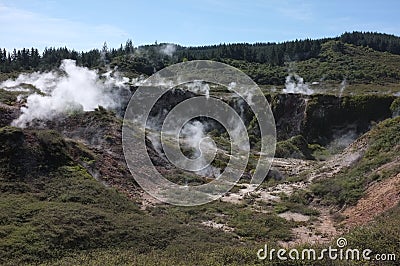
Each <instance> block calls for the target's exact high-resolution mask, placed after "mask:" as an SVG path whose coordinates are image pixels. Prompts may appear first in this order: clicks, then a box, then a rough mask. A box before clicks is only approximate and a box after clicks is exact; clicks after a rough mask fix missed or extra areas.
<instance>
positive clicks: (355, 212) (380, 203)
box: [343, 173, 400, 227]
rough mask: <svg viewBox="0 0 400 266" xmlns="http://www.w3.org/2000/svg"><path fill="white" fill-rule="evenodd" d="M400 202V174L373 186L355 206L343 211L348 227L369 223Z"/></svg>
mask: <svg viewBox="0 0 400 266" xmlns="http://www.w3.org/2000/svg"><path fill="white" fill-rule="evenodd" d="M399 201H400V173H399V174H397V175H396V176H393V177H391V178H387V179H384V180H382V181H380V182H377V183H375V184H373V185H371V186H370V187H369V188H368V189H367V191H366V193H365V196H364V197H363V198H361V199H360V200H359V201H358V202H357V204H356V205H355V206H351V207H348V208H347V209H345V210H344V211H343V214H344V215H345V216H346V217H347V219H346V220H345V221H344V222H343V224H344V225H346V226H347V227H354V226H358V225H362V224H365V223H368V222H369V221H371V220H373V219H374V218H375V217H377V216H378V215H379V214H381V213H383V212H385V211H387V210H389V209H390V208H392V207H394V206H396V205H397V204H398V203H399Z"/></svg>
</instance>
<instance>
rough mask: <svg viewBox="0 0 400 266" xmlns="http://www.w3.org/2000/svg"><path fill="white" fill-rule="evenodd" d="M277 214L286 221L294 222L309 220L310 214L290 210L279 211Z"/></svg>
mask: <svg viewBox="0 0 400 266" xmlns="http://www.w3.org/2000/svg"><path fill="white" fill-rule="evenodd" d="M278 216H279V217H282V218H284V219H286V220H288V221H295V222H307V221H308V220H310V216H307V215H304V214H301V213H296V212H291V211H287V212H284V213H280V214H278Z"/></svg>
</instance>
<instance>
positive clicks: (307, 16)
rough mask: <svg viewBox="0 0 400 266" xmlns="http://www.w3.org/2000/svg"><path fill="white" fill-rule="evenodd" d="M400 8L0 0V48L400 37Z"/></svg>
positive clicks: (320, 2)
mask: <svg viewBox="0 0 400 266" xmlns="http://www.w3.org/2000/svg"><path fill="white" fill-rule="evenodd" d="M399 10H400V1H396V0H391V1H389V0H388V1H385V0H382V1H372V0H364V1H358V0H353V1H352V0H347V1H344V0H336V1H335V0H330V1H324V0H310V1H306V0H304V1H297V0H270V1H268V0H265V1H262V0H253V1H236V0H204V1H184V0H168V1H152V0H147V1H132V0H131V1H125V0H123V1H93V0H87V1H85V0H80V1H76V0H68V1H65V0H31V1H29V0H0V36H1V38H0V47H5V48H6V49H11V48H14V47H15V48H22V47H32V46H33V47H37V48H39V49H41V50H42V49H43V48H44V47H46V46H47V47H50V46H56V47H59V46H67V47H68V48H74V49H76V50H89V49H92V48H101V46H102V44H103V42H104V41H106V42H107V43H108V46H109V47H119V45H120V44H121V43H125V41H126V40H127V39H132V40H133V42H134V45H135V46H137V45H141V44H150V43H154V42H155V41H158V42H159V43H160V42H171V43H178V44H181V45H185V46H189V45H206V44H218V43H224V42H225V43H234V42H250V43H253V42H281V41H285V40H294V39H304V38H321V37H333V36H338V35H340V34H341V33H343V32H345V31H354V30H358V31H378V32H384V33H390V34H395V35H398V36H400V18H399V16H400V15H399Z"/></svg>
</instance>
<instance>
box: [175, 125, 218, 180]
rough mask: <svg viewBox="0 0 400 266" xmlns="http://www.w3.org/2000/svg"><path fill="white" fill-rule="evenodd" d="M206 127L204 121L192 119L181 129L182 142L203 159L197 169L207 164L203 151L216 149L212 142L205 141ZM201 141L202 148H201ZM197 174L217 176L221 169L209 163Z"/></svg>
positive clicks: (196, 156)
mask: <svg viewBox="0 0 400 266" xmlns="http://www.w3.org/2000/svg"><path fill="white" fill-rule="evenodd" d="M204 129H205V128H204V125H203V123H201V122H200V121H192V122H189V123H187V124H185V126H184V127H183V128H182V131H181V136H182V143H183V144H184V145H185V146H186V147H188V148H191V149H192V150H193V151H194V154H193V156H194V158H201V159H202V160H200V161H199V163H198V165H197V166H196V168H197V169H201V168H203V166H204V165H206V161H205V159H204V155H202V152H208V151H213V150H214V149H215V147H214V146H213V145H211V144H210V142H206V141H203V140H204V139H205V138H207V136H206V134H205V131H204ZM200 143H201V147H202V150H200ZM196 174H198V175H201V176H209V177H216V176H219V175H220V170H219V169H218V168H215V167H213V166H211V165H209V166H207V167H205V168H203V169H201V170H199V171H197V172H196Z"/></svg>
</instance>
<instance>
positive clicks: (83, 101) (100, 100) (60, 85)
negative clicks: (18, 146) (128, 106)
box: [2, 59, 129, 127]
mask: <svg viewBox="0 0 400 266" xmlns="http://www.w3.org/2000/svg"><path fill="white" fill-rule="evenodd" d="M60 70H61V72H62V73H63V74H59V73H58V72H48V73H32V74H21V75H20V76H19V77H18V78H17V79H16V80H14V81H5V82H3V83H2V85H3V84H6V85H8V86H18V84H21V83H25V84H31V85H33V86H35V87H36V88H38V89H39V90H40V91H41V92H42V94H36V93H34V94H31V95H29V96H28V98H27V100H26V106H25V107H22V108H21V113H22V114H21V115H20V117H19V118H17V119H16V120H14V121H13V122H12V125H13V126H18V127H26V126H27V125H28V124H29V123H30V122H32V121H33V120H35V119H38V120H51V119H52V118H54V117H56V116H58V115H60V114H65V113H67V112H71V111H92V110H94V109H95V108H97V107H98V106H103V107H105V108H116V107H118V105H119V101H118V97H117V95H115V91H114V92H113V89H114V88H115V87H119V88H125V83H126V82H128V81H129V79H127V78H124V77H121V76H119V75H118V74H114V75H112V73H111V72H107V73H106V74H104V75H102V76H103V78H102V79H101V78H100V77H99V74H98V73H97V71H93V70H89V69H88V68H85V67H79V66H76V62H75V61H74V60H69V59H67V60H63V61H62V63H61V66H60Z"/></svg>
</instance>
